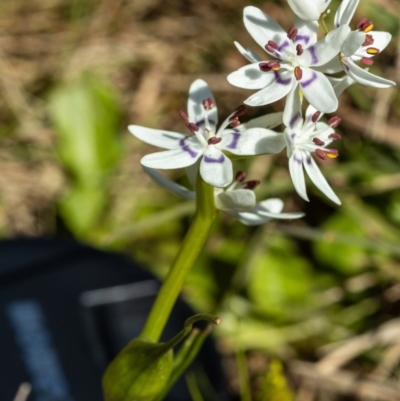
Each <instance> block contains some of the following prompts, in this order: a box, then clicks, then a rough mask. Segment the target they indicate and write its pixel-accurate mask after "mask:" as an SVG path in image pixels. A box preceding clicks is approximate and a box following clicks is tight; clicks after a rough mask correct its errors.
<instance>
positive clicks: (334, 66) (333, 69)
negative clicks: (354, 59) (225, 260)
mask: <svg viewBox="0 0 400 401" xmlns="http://www.w3.org/2000/svg"><path fill="white" fill-rule="evenodd" d="M313 68H315V70H317V71H321V72H323V73H325V74H335V73H337V72H340V71H343V66H342V64H341V63H340V61H339V57H334V58H333V59H332V60H330V61H328V62H327V63H326V64H324V65H321V66H319V67H313Z"/></svg>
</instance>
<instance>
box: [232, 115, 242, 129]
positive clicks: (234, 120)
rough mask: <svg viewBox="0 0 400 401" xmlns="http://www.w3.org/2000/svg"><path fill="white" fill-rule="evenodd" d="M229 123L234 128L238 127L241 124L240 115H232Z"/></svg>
mask: <svg viewBox="0 0 400 401" xmlns="http://www.w3.org/2000/svg"><path fill="white" fill-rule="evenodd" d="M229 125H230V126H231V127H232V128H236V127H237V126H239V125H240V121H239V117H231V118H230V119H229Z"/></svg>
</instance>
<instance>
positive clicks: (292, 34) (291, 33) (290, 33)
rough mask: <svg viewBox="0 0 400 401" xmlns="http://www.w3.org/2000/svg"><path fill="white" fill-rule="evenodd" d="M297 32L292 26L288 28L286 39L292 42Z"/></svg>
mask: <svg viewBox="0 0 400 401" xmlns="http://www.w3.org/2000/svg"><path fill="white" fill-rule="evenodd" d="M297 32H298V30H297V29H296V28H295V27H294V26H292V27H291V28H289V30H288V33H287V37H288V38H289V39H290V40H293V39H294V38H295V37H296V36H297Z"/></svg>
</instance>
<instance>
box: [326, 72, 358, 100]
mask: <svg viewBox="0 0 400 401" xmlns="http://www.w3.org/2000/svg"><path fill="white" fill-rule="evenodd" d="M328 79H329V82H330V83H331V85H332V87H333V90H334V91H335V94H336V97H339V96H340V95H341V94H342V93H343V92H344V91H345V90H346V89H347V88H348V87H349V86H350V85H353V84H354V83H355V82H356V81H354V79H352V78H351V77H349V76H348V75H345V76H343V77H341V78H333V77H328Z"/></svg>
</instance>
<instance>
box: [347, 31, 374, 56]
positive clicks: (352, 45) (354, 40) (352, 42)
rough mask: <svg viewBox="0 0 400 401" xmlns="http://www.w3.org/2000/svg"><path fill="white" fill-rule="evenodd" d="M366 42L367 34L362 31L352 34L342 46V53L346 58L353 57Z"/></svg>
mask: <svg viewBox="0 0 400 401" xmlns="http://www.w3.org/2000/svg"><path fill="white" fill-rule="evenodd" d="M364 42H365V33H364V32H360V31H353V32H350V33H349V35H348V36H347V39H346V40H345V41H344V43H343V46H342V53H343V55H344V56H345V57H349V56H351V55H353V54H354V53H355V52H356V51H357V50H358V49H359V48H360V47H361V45H362V44H363V43H364ZM374 47H375V46H374Z"/></svg>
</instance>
